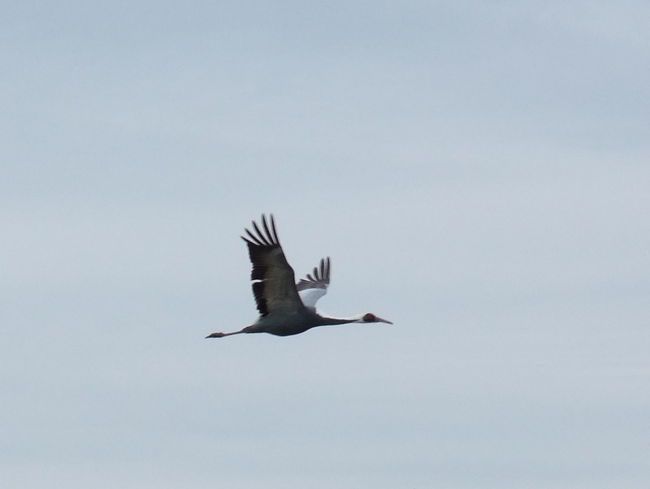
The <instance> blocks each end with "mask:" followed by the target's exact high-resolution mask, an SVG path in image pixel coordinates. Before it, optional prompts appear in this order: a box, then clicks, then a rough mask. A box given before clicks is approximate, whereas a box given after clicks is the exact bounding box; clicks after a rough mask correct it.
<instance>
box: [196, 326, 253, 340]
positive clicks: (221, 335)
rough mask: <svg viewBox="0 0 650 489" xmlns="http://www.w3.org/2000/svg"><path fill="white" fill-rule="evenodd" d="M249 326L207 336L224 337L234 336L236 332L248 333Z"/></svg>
mask: <svg viewBox="0 0 650 489" xmlns="http://www.w3.org/2000/svg"><path fill="white" fill-rule="evenodd" d="M247 330H249V327H246V328H244V329H241V330H239V331H233V332H232V333H212V334H209V335H208V336H206V339H207V338H223V337H224V336H232V335H234V334H242V333H248V331H247Z"/></svg>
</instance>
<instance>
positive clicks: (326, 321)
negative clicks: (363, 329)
mask: <svg viewBox="0 0 650 489" xmlns="http://www.w3.org/2000/svg"><path fill="white" fill-rule="evenodd" d="M357 321H358V319H357V318H328V317H325V316H318V326H329V325H335V324H348V323H356V322H357Z"/></svg>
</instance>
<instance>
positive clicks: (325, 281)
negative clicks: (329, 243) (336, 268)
mask: <svg viewBox="0 0 650 489" xmlns="http://www.w3.org/2000/svg"><path fill="white" fill-rule="evenodd" d="M330 270H331V264H330V257H329V256H328V257H327V258H324V259H321V261H320V267H314V271H313V272H312V273H308V274H307V278H303V279H300V282H298V283H297V284H296V289H298V294H300V298H301V299H302V302H303V304H304V305H305V307H308V308H310V309H315V308H316V302H318V299H320V298H321V297H323V296H324V295H325V294H327V287H328V286H329V284H330Z"/></svg>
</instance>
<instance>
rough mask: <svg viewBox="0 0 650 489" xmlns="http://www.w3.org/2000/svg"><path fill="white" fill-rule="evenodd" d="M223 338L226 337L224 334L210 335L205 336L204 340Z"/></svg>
mask: <svg viewBox="0 0 650 489" xmlns="http://www.w3.org/2000/svg"><path fill="white" fill-rule="evenodd" d="M224 336H226V334H225V333H212V334H209V335H208V336H206V338H223V337H224Z"/></svg>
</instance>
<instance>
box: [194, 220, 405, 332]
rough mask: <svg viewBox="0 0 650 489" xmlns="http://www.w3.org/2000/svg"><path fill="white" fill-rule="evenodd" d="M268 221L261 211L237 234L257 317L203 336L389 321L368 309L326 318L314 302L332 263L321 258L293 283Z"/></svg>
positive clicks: (327, 280) (323, 288) (323, 291)
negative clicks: (245, 256)
mask: <svg viewBox="0 0 650 489" xmlns="http://www.w3.org/2000/svg"><path fill="white" fill-rule="evenodd" d="M269 221H270V225H269ZM269 221H267V219H266V216H265V215H262V220H261V223H262V226H261V228H260V226H258V225H257V223H256V222H255V221H253V223H252V224H253V225H252V228H253V232H251V231H250V230H248V229H246V234H247V237H245V236H242V237H241V238H242V239H243V240H244V241H246V244H247V245H248V254H249V256H250V260H251V263H252V264H253V270H252V272H251V280H252V281H253V284H252V287H253V295H254V296H255V302H256V304H257V309H258V311H259V312H260V317H259V318H258V320H257V321H256V322H255V323H254V324H252V325H251V326H247V327H246V328H243V329H241V330H239V331H233V332H232V333H212V334H211V335H208V336H206V338H223V337H224V336H231V335H235V334H241V333H270V334H273V335H277V336H290V335H294V334H300V333H304V332H305V331H307V330H308V329H311V328H314V327H316V326H327V325H334V324H347V323H388V324H393V323H391V322H390V321H387V320H386V319H382V318H380V317H377V316H375V315H374V314H372V313H366V314H364V315H362V316H358V317H352V318H330V317H326V316H322V315H320V314H319V313H318V312H316V302H317V301H318V299H320V298H321V297H323V296H324V295H325V294H326V293H327V288H328V286H329V284H330V272H331V269H332V267H331V263H330V259H329V257H327V258H324V259H321V261H320V265H319V266H318V267H315V268H314V270H313V272H312V273H310V274H307V276H306V277H305V278H303V279H301V280H300V281H299V282H298V283H296V282H295V276H294V273H293V268H291V265H289V263H288V262H287V259H286V258H285V256H284V252H283V251H282V246H281V245H280V240H279V239H278V233H277V230H276V228H275V220H274V219H273V215H271V216H270V220H269Z"/></svg>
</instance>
